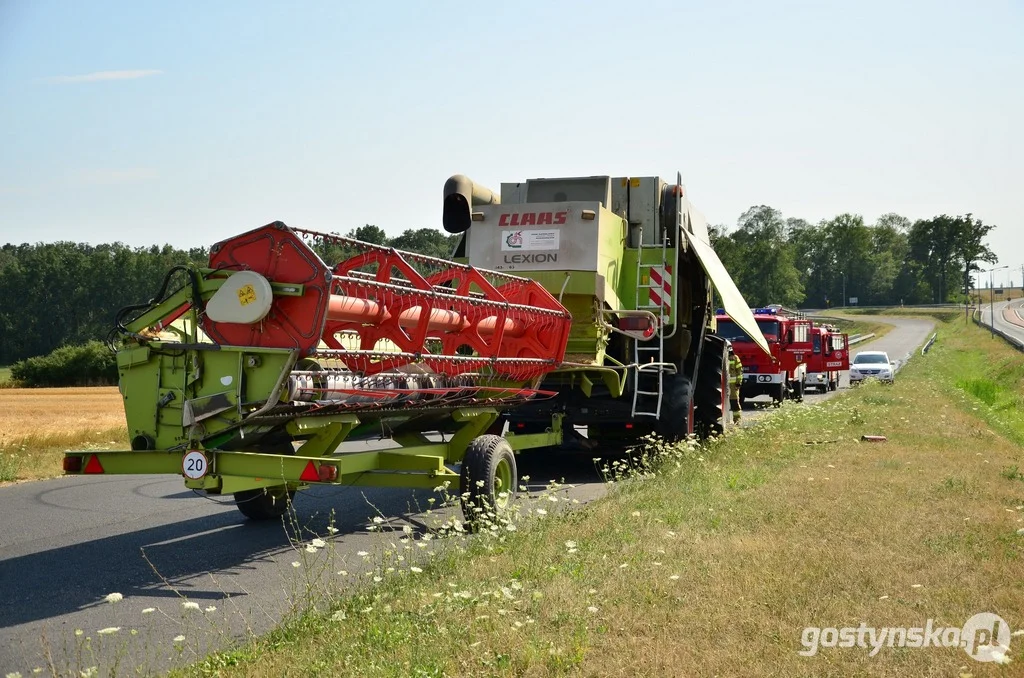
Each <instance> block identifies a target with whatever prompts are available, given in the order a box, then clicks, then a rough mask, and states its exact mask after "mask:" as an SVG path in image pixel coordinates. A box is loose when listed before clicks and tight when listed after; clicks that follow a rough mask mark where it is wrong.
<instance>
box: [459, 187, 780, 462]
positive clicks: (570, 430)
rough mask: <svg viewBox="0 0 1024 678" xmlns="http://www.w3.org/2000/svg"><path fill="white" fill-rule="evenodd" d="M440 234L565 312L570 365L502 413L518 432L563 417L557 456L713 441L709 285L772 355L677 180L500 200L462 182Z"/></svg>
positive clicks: (721, 415) (717, 389) (548, 190)
mask: <svg viewBox="0 0 1024 678" xmlns="http://www.w3.org/2000/svg"><path fill="white" fill-rule="evenodd" d="M444 226H445V228H446V229H447V230H448V231H449V232H452V233H463V234H464V235H463V238H462V241H461V242H460V244H459V246H458V249H457V251H456V258H457V260H459V261H466V262H468V263H469V264H471V265H473V266H480V267H483V268H488V269H493V270H496V271H504V272H509V273H514V274H515V275H521V276H524V277H527V278H529V279H531V280H534V281H536V282H538V283H539V284H540V285H541V286H543V287H544V288H545V289H546V290H547V291H548V292H550V293H551V294H552V295H553V296H554V297H556V298H557V299H558V300H559V301H560V302H561V303H562V304H564V305H565V307H566V308H567V309H568V310H569V312H570V313H571V314H572V327H571V330H570V333H569V341H568V346H567V349H566V356H565V361H564V362H563V364H562V365H561V366H559V367H558V368H557V369H555V370H553V371H551V372H549V373H548V374H546V375H545V376H544V379H543V381H542V385H541V388H542V389H544V390H546V391H552V392H554V393H555V396H554V397H552V398H549V399H545V400H544V401H540V400H537V401H531V402H528V403H524V404H523V405H522V406H519V407H516V408H514V409H511V410H509V411H508V412H506V413H505V414H503V417H504V418H505V419H507V421H508V422H509V425H510V428H511V430H513V431H524V432H533V431H538V430H542V429H543V428H544V427H545V426H547V425H548V423H549V422H550V421H551V418H552V416H553V415H555V414H559V415H563V419H562V421H563V425H564V427H565V429H564V431H563V434H564V435H563V438H564V444H565V445H566V446H576V447H583V448H584V449H589V450H614V449H616V448H620V447H622V446H624V445H628V444H630V443H633V442H635V441H636V440H637V438H638V437H640V436H642V435H645V434H648V433H657V434H659V435H661V436H662V437H664V438H666V439H669V440H679V439H681V438H684V437H686V436H688V435H690V434H693V433H696V434H698V435H708V434H711V433H715V432H721V431H722V430H723V429H724V427H725V426H726V422H727V421H729V417H728V416H726V415H727V412H728V408H729V398H728V393H727V379H728V377H727V363H726V354H725V342H724V341H723V340H722V338H721V337H720V336H718V335H716V333H715V316H714V314H713V313H712V288H713V287H714V288H717V289H718V291H719V294H720V295H721V296H722V298H723V299H724V300H725V301H724V303H725V304H726V306H727V307H728V308H729V309H730V311H731V312H732V313H733V314H734V316H735V317H736V319H737V320H736V322H738V323H740V324H741V325H742V326H743V327H744V328H745V329H746V331H748V332H749V333H750V334H751V335H753V336H754V337H755V344H754V346H756V347H757V348H756V349H755V350H757V351H761V352H764V353H765V355H767V351H768V344H767V343H766V342H765V339H764V337H762V336H761V333H760V331H759V330H758V327H757V324H756V323H755V321H754V318H753V316H752V315H751V313H750V311H749V309H748V308H747V305H746V303H745V302H744V301H743V297H742V295H741V294H740V293H739V291H738V290H737V289H736V286H735V284H734V283H733V281H732V279H731V278H730V277H729V274H728V273H727V272H726V271H725V269H724V267H723V266H722V264H721V262H720V261H719V259H718V256H717V255H716V254H715V252H714V250H713V249H712V248H711V246H710V245H709V238H708V230H707V225H706V222H705V221H704V218H703V216H701V214H700V213H699V212H698V211H697V210H696V209H695V208H694V207H693V205H692V204H691V203H690V201H689V199H688V196H687V193H686V190H685V188H684V187H683V185H682V183H681V181H679V179H678V178H677V181H676V183H675V184H669V183H666V182H665V181H663V180H661V179H659V178H657V177H640V178H638V177H608V176H593V177H575V178H563V179H530V180H527V181H525V182H522V183H503V184H502V185H501V193H500V195H499V194H497V193H495V192H493V191H491V190H489V189H487V188H483V187H481V186H479V185H478V184H474V183H473V182H472V181H470V180H469V179H467V178H466V177H464V176H461V175H457V176H454V177H452V178H451V179H449V181H448V183H447V184H446V186H445V191H444ZM583 428H585V429H586V435H585V436H584V435H582V433H580V432H579V429H583Z"/></svg>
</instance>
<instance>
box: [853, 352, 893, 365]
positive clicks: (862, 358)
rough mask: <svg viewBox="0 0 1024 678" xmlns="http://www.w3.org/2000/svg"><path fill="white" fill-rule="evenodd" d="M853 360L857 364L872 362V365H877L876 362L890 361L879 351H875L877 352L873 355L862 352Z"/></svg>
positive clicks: (884, 363)
mask: <svg viewBox="0 0 1024 678" xmlns="http://www.w3.org/2000/svg"><path fill="white" fill-rule="evenodd" d="M853 362H854V364H855V365H863V364H865V363H867V364H870V365H876V364H880V365H887V364H888V363H889V360H888V358H886V357H885V356H884V355H881V354H878V353H875V354H872V355H864V354H863V353H862V354H860V355H858V356H857V357H856V358H854V359H853Z"/></svg>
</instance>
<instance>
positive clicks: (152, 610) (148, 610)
mask: <svg viewBox="0 0 1024 678" xmlns="http://www.w3.org/2000/svg"><path fill="white" fill-rule="evenodd" d="M150 612H156V608H155V607H147V608H146V609H145V610H143V611H142V614H149V613H150Z"/></svg>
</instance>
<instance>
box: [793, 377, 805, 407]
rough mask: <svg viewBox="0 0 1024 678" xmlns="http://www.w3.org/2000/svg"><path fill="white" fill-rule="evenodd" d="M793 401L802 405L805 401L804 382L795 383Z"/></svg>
mask: <svg viewBox="0 0 1024 678" xmlns="http://www.w3.org/2000/svg"><path fill="white" fill-rule="evenodd" d="M793 400H795V401H797V402H798V403H802V402H803V401H804V382H802V381H795V382H793Z"/></svg>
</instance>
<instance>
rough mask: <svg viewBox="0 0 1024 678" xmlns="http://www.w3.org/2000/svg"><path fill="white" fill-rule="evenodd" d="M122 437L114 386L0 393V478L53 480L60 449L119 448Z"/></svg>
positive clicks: (119, 402) (123, 430) (121, 417)
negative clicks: (0, 465)
mask: <svg viewBox="0 0 1024 678" xmlns="http://www.w3.org/2000/svg"><path fill="white" fill-rule="evenodd" d="M127 435H128V432H127V428H126V426H125V419H124V405H123V403H122V400H121V395H120V393H119V392H118V390H117V387H113V386H111V387H94V388H3V389H0V455H3V457H4V458H5V464H4V466H5V468H6V469H7V472H6V473H4V472H3V470H2V469H0V480H14V479H19V480H25V479H38V478H52V477H54V476H58V475H60V474H61V461H62V459H63V453H64V451H65V450H68V449H73V448H89V447H93V448H108V447H122V448H123V447H124V446H125V445H126V444H127ZM12 468H13V469H14V472H13V473H12V472H11V469H12ZM12 475H13V476H15V477H11V476H12Z"/></svg>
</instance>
